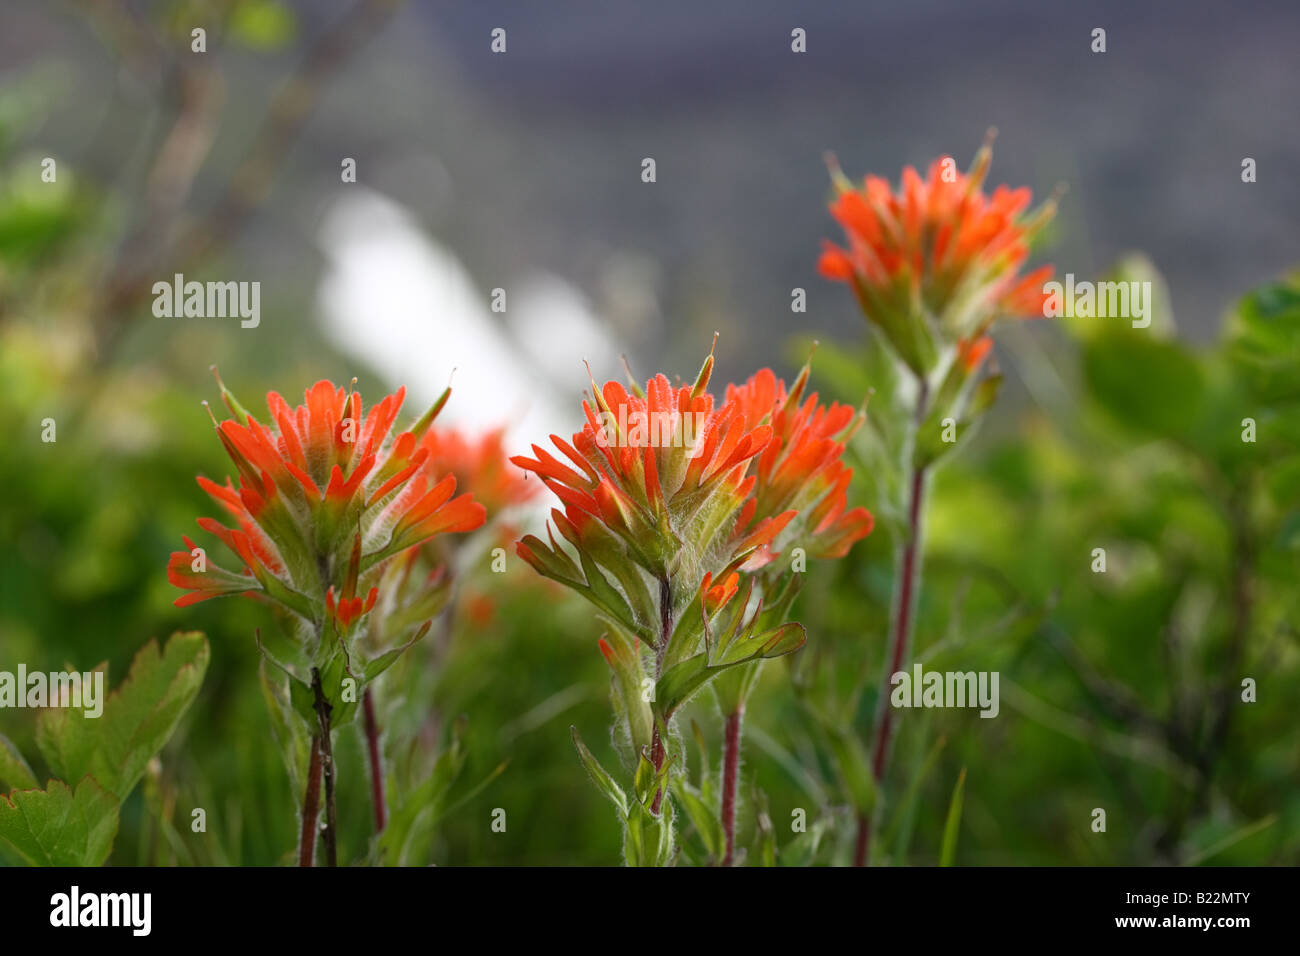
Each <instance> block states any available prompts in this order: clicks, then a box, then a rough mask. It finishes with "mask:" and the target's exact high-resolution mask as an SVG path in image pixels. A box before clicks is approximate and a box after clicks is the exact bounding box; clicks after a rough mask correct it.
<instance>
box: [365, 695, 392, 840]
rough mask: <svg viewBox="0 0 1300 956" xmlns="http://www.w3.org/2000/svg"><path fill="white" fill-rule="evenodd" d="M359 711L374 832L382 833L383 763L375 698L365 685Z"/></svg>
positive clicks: (385, 819) (383, 807) (385, 810)
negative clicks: (363, 737) (362, 720)
mask: <svg viewBox="0 0 1300 956" xmlns="http://www.w3.org/2000/svg"><path fill="white" fill-rule="evenodd" d="M361 712H362V715H363V716H364V718H365V725H366V752H367V754H369V756H370V798H371V800H372V802H373V803H374V805H375V832H376V833H382V832H383V829H384V824H385V823H387V822H388V819H387V806H386V805H385V803H384V764H383V757H382V755H381V754H380V752H379V722H378V721H377V720H376V719H375V700H374V697H373V696H372V695H371V693H370V688H369V687H367V688H366V689H365V692H364V693H363V694H362V695H361Z"/></svg>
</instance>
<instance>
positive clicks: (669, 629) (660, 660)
mask: <svg viewBox="0 0 1300 956" xmlns="http://www.w3.org/2000/svg"><path fill="white" fill-rule="evenodd" d="M672 601H673V589H672V584H671V583H669V581H668V576H667V575H664V576H663V577H661V578H660V579H659V646H658V647H657V648H656V649H655V683H656V684H658V683H659V678H660V677H662V676H663V669H664V655H665V654H667V653H668V639H669V638H671V637H672V635H673V604H672ZM665 756H666V754H665V752H664V742H663V737H662V736H660V733H659V723H658V721H656V722H655V731H654V739H653V742H652V743H651V744H650V762H651V763H652V764H654V768H655V771H656V772H658V771H660V770H662V769H663V766H664V757H665ZM663 799H664V789H663V787H659V788H657V789H656V790H655V798H654V802H653V803H651V804H650V812H651V813H653V814H655V815H656V816H658V815H659V807H660V806H661V805H662V804H663Z"/></svg>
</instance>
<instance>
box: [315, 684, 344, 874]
mask: <svg viewBox="0 0 1300 956" xmlns="http://www.w3.org/2000/svg"><path fill="white" fill-rule="evenodd" d="M311 689H312V693H313V694H314V695H315V698H316V701H315V706H316V717H317V719H318V720H319V721H320V733H319V734H318V735H317V739H318V740H319V741H320V762H321V776H322V777H323V778H324V780H325V863H326V865H327V866H338V865H339V850H338V822H339V820H338V807H337V806H336V805H335V802H334V747H333V745H332V743H331V740H330V737H331V733H330V712H331V711H332V710H333V709H334V708H333V706H332V705H331V704H330V702H329V701H328V700H327V699H326V698H325V691H324V689H323V688H322V687H321V682H320V671H319V670H318V669H316V668H315V667H313V668H312V669H311Z"/></svg>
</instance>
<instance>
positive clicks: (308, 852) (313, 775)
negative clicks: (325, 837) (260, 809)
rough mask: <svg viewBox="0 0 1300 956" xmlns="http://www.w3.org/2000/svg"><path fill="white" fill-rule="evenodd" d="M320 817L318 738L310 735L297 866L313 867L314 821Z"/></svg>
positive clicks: (314, 851)
mask: <svg viewBox="0 0 1300 956" xmlns="http://www.w3.org/2000/svg"><path fill="white" fill-rule="evenodd" d="M319 816H320V737H319V736H317V735H316V734H312V738H311V762H310V763H309V765H308V767H307V793H306V794H305V795H304V796H303V798H302V832H301V834H300V835H299V837H298V865H299V866H313V865H314V863H313V861H314V858H315V856H316V820H317V818H318V817H319Z"/></svg>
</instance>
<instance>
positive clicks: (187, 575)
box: [168, 381, 485, 639]
mask: <svg viewBox="0 0 1300 956" xmlns="http://www.w3.org/2000/svg"><path fill="white" fill-rule="evenodd" d="M221 391H222V397H223V398H224V399H225V401H226V404H227V406H228V407H229V409H230V412H231V414H232V416H233V418H231V419H227V420H225V421H223V422H221V423H220V424H216V430H217V435H218V437H219V438H220V440H221V443H222V445H223V446H224V447H225V449H226V452H227V453H228V454H229V455H230V457H231V459H232V461H233V462H234V465H235V470H236V472H237V474H238V482H239V483H238V486H236V485H234V484H233V483H232V482H231V481H230V479H227V480H226V483H225V485H224V486H223V485H218V484H217V483H216V482H214V481H211V480H209V479H208V478H205V477H202V476H200V477H199V479H198V482H199V486H200V487H201V488H203V490H204V491H206V492H207V493H208V494H209V495H210V496H211V497H212V499H213V500H214V501H215V502H216V503H217V504H218V505H220V506H221V507H222V508H223V509H224V510H225V511H226V512H227V513H228V514H229V515H230V516H231V517H232V518H233V519H234V522H235V525H236V527H233V528H230V527H226V526H224V525H222V524H221V523H220V522H218V521H216V520H214V519H212V518H200V519H199V521H198V523H199V527H200V528H202V529H203V530H205V531H208V532H209V533H211V534H213V535H215V536H216V537H217V538H218V539H220V540H221V541H222V542H223V543H224V544H225V545H226V546H227V547H229V548H230V550H231V551H232V552H233V553H234V554H235V555H236V556H237V557H238V558H239V560H240V561H241V562H242V565H243V567H242V569H241V571H231V570H227V569H225V568H223V567H221V566H219V565H217V564H216V563H214V562H212V561H209V560H208V559H207V557H206V554H205V553H202V552H200V550H199V549H198V547H197V545H195V543H194V542H193V541H192V540H191V539H190V538H189V537H188V536H187V537H185V539H184V540H185V544H186V547H187V548H188V549H189V550H188V551H177V552H174V553H173V554H172V556H171V561H170V562H169V564H168V577H169V579H170V580H171V582H172V583H173V584H174V585H176V586H177V587H180V588H184V589H186V590H187V591H188V592H189V593H188V594H185V595H183V596H181V597H180V598H178V599H177V600H176V602H175V603H176V604H177V606H180V607H184V606H185V605H188V604H193V603H195V602H197V601H203V600H207V599H208V598H213V597H220V596H222V595H225V594H251V595H256V596H258V597H261V598H264V599H266V600H269V601H271V602H273V603H275V604H278V605H280V606H281V607H283V608H285V609H286V610H288V611H291V612H293V614H295V615H296V616H297V617H298V619H299V620H300V621H301V622H302V623H303V624H305V625H307V626H308V627H309V630H310V632H311V633H312V634H314V635H315V636H316V637H317V638H318V639H319V637H320V635H321V634H323V633H324V632H325V630H326V628H327V625H333V626H334V627H335V628H336V629H337V630H338V631H339V632H340V633H346V632H347V631H349V630H350V629H351V628H352V626H353V625H354V624H355V623H356V622H357V621H358V620H359V619H360V618H361V617H362V616H364V615H365V614H366V613H367V612H368V611H370V610H371V608H373V607H374V604H375V601H376V598H377V588H376V587H375V585H376V583H377V582H378V580H379V577H380V574H381V573H382V571H383V569H384V566H385V564H386V563H387V562H388V561H390V560H391V559H393V558H395V557H397V556H398V555H400V554H402V553H403V552H405V551H407V550H408V549H410V548H412V547H415V546H416V545H419V544H421V543H423V542H425V541H427V540H428V539H430V538H432V537H433V536H434V535H437V534H443V533H450V532H460V531H470V530H473V529H474V528H477V527H478V526H480V525H481V524H482V523H483V521H484V518H485V511H484V508H483V506H482V505H481V504H479V503H477V502H476V501H475V500H474V498H473V496H472V495H469V494H462V495H459V496H456V495H455V492H456V479H455V477H454V476H452V475H439V474H438V473H437V472H436V471H435V470H434V469H433V467H432V466H431V462H430V454H429V450H428V449H427V448H426V447H423V446H421V440H422V439H423V438H424V437H425V435H426V433H427V432H428V430H429V428H430V425H431V424H432V422H433V418H434V416H436V415H437V413H438V412H439V411H440V410H441V408H442V406H443V404H444V403H445V402H446V399H447V396H448V393H444V394H443V396H442V397H441V398H440V399H439V400H438V402H437V403H435V405H434V406H433V407H432V408H430V409H429V411H428V412H426V413H425V414H424V416H422V417H421V418H420V419H419V420H418V421H417V422H415V423H414V424H413V425H412V426H411V428H410V429H409V430H407V431H403V432H401V433H399V434H398V435H397V436H396V437H395V438H392V439H391V440H390V433H391V431H392V428H393V425H394V422H395V421H396V419H397V415H398V411H399V410H400V408H401V405H402V400H403V398H404V397H405V389H404V388H403V389H398V391H397V392H396V393H395V394H392V395H389V396H387V397H385V398H384V399H383V400H382V401H381V402H379V403H378V404H377V405H374V406H372V407H371V408H370V410H369V412H368V414H366V415H364V416H363V415H362V403H361V394H360V393H359V392H357V391H355V390H354V389H345V388H343V387H341V386H337V387H336V386H335V385H333V384H332V383H331V382H328V381H320V382H317V383H316V384H315V385H313V386H312V387H311V388H309V389H308V390H307V392H306V396H305V401H304V404H302V405H299V406H297V407H296V408H291V407H290V406H289V404H288V403H287V402H286V401H285V400H284V399H283V398H282V397H281V396H280V395H279V394H277V393H276V392H271V393H269V394H268V395H267V407H268V412H269V415H268V419H267V421H268V424H262V422H260V421H259V420H258V419H257V418H256V417H255V416H254V415H252V414H251V413H249V412H248V411H246V410H245V409H244V408H243V406H242V405H240V404H239V402H238V401H237V400H235V398H234V396H233V395H231V393H230V392H229V391H228V390H227V389H226V388H225V386H224V385H223V386H222V389H221Z"/></svg>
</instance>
